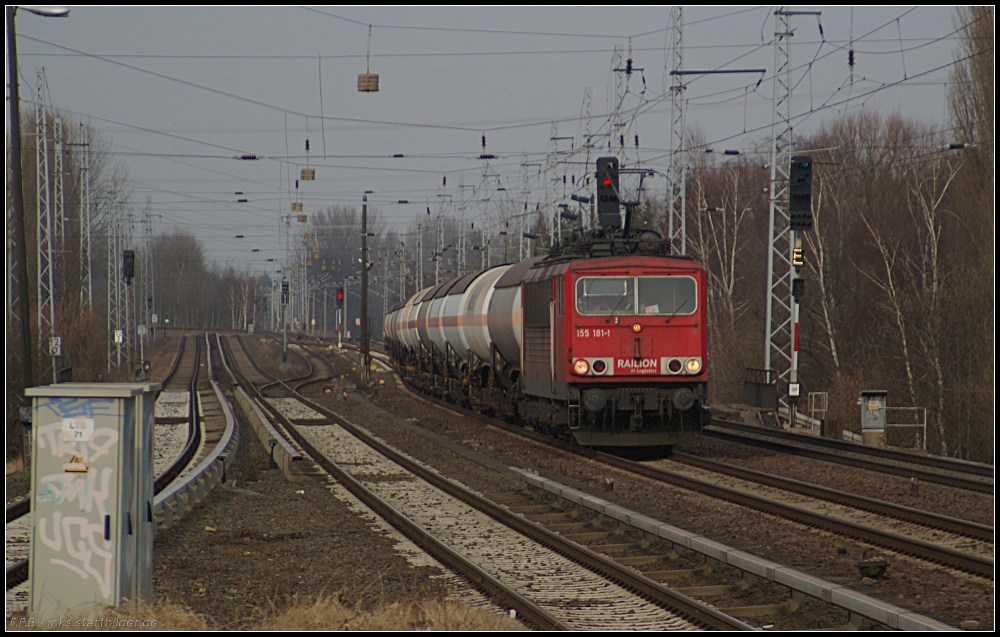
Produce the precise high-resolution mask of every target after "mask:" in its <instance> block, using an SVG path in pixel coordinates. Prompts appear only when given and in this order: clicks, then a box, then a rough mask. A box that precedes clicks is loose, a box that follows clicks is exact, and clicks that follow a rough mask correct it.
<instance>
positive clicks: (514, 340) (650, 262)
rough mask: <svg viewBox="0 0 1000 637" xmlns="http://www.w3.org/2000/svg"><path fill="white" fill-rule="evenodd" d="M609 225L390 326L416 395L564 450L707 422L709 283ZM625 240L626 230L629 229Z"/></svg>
mask: <svg viewBox="0 0 1000 637" xmlns="http://www.w3.org/2000/svg"><path fill="white" fill-rule="evenodd" d="M602 162H604V164H605V166H606V165H607V164H608V163H609V162H614V160H613V159H611V158H605V159H602V160H598V173H599V174H598V198H599V204H600V201H604V199H601V197H606V198H609V199H610V198H612V197H613V198H614V203H615V205H614V206H613V208H611V209H612V210H613V211H614V212H611V213H609V212H607V211H608V207H607V206H605V207H604V209H603V210H602V207H601V206H600V205H599V206H598V213H599V214H598V219H599V225H598V227H597V228H595V229H592V230H588V231H586V232H583V231H580V232H577V233H574V235H573V236H572V237H571V238H569V239H567V240H565V241H563V242H561V243H559V244H556V245H555V246H553V247H552V249H551V250H550V252H549V254H548V255H547V256H545V257H537V258H534V259H529V260H526V261H522V262H520V263H517V264H514V265H502V266H497V267H495V268H491V269H488V270H485V271H483V272H479V273H474V274H469V275H466V276H464V277H461V278H458V279H453V280H451V281H448V282H446V283H443V284H441V285H438V286H436V287H433V288H428V289H425V290H421V291H419V292H418V293H417V294H415V295H414V296H413V297H411V298H410V299H408V300H407V301H406V302H404V303H400V304H398V305H396V306H395V307H393V308H392V310H391V311H390V312H389V313H388V314H387V316H386V318H385V335H386V344H387V347H388V349H389V352H390V355H391V356H392V357H393V359H394V360H395V361H396V363H397V368H398V369H399V370H400V371H401V373H403V374H404V375H405V376H406V377H407V378H408V379H409V380H410V382H411V383H413V384H414V385H416V386H417V387H419V388H421V389H423V390H425V391H428V392H430V393H433V394H436V395H439V396H442V397H445V398H447V399H449V400H452V401H455V402H460V403H463V404H466V405H469V406H473V407H476V408H478V409H480V410H482V411H484V412H488V413H493V414H498V415H502V416H505V417H507V418H508V419H509V420H512V421H515V422H518V423H521V424H523V425H528V426H531V427H533V428H535V429H537V430H540V431H543V432H546V433H548V434H550V435H553V436H555V437H557V438H560V439H563V440H573V441H576V442H577V443H579V444H582V445H586V446H593V447H662V446H672V445H674V444H678V443H680V442H683V441H685V440H691V439H693V438H694V437H696V436H697V435H698V434H699V432H700V431H701V427H702V426H703V424H704V423H705V422H707V420H708V411H707V409H705V403H706V400H707V370H706V368H707V351H708V329H707V311H706V298H707V285H708V281H707V275H706V273H705V270H704V268H703V267H702V266H701V265H700V264H699V263H697V262H695V261H693V260H692V259H690V258H687V257H682V256H676V255H672V254H671V251H670V245H669V243H668V242H667V241H664V240H663V239H661V238H660V236H659V235H658V234H656V233H655V232H650V231H644V232H641V233H638V234H635V233H631V232H629V231H628V230H627V228H628V227H629V222H628V218H629V216H630V215H629V214H628V213H626V215H625V222H624V224H622V222H621V220H620V218H619V217H618V215H617V209H618V206H617V163H614V165H613V168H614V170H615V173H614V180H612V179H610V178H608V179H605V180H604V185H605V186H608V185H611V186H612V188H611V191H612V194H611V195H607V194H604V195H602V190H601V184H602V181H601V175H600V172H601V167H602ZM622 228H625V229H622Z"/></svg>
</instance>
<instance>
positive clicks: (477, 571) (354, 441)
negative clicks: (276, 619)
mask: <svg viewBox="0 0 1000 637" xmlns="http://www.w3.org/2000/svg"><path fill="white" fill-rule="evenodd" d="M261 398H263V397H262V396H261ZM299 400H300V401H302V402H303V403H304V404H305V405H307V406H308V407H309V408H310V409H312V410H314V411H315V412H317V413H320V414H323V415H324V416H325V418H326V419H327V420H328V423H329V424H325V425H318V424H313V425H311V426H305V427H303V426H296V425H294V424H293V423H292V421H291V420H290V419H288V418H285V417H284V416H281V415H280V414H279V413H274V415H275V417H276V418H277V419H279V420H281V421H282V425H283V427H284V429H285V430H286V431H287V432H288V433H289V434H290V435H291V436H292V437H293V438H294V440H295V443H296V445H297V446H298V447H300V448H302V449H303V450H304V451H305V452H306V453H308V454H309V455H310V456H311V457H312V458H313V460H314V461H316V462H317V463H318V464H320V465H321V466H323V468H324V469H325V470H327V471H329V472H330V473H331V475H333V476H335V478H336V479H337V481H338V482H340V483H341V484H343V485H345V486H346V487H347V488H348V489H349V490H350V491H351V492H352V493H353V494H354V495H355V496H356V497H358V498H359V499H361V500H362V501H363V502H365V503H366V504H367V505H368V506H369V507H370V508H373V510H376V511H377V512H379V514H380V515H383V516H385V517H386V519H387V520H388V521H389V522H390V524H392V525H393V526H395V527H396V528H397V529H398V530H400V532H402V533H403V534H404V535H406V536H407V537H409V538H410V539H411V540H413V541H414V542H416V543H417V544H418V546H420V547H421V548H423V549H424V550H426V551H428V552H429V553H431V554H432V555H434V556H435V557H436V558H437V559H439V560H441V561H442V562H444V563H445V564H446V565H448V566H449V568H451V569H453V570H455V571H456V572H458V573H461V574H462V576H463V577H464V578H466V579H467V580H468V581H470V582H472V583H474V585H476V586H477V587H479V588H480V589H481V590H485V591H486V592H487V594H488V595H489V596H490V597H493V598H498V599H502V600H504V603H505V604H506V605H507V606H508V607H510V608H515V609H517V612H518V613H519V614H520V615H521V616H522V617H525V618H527V619H528V621H529V623H531V624H532V625H534V626H537V627H540V628H547V629H551V628H573V629H598V628H607V627H615V628H621V627H622V625H623V624H622V623H621V622H622V621H624V620H625V619H627V620H628V621H629V622H630V623H629V624H628V625H630V626H634V627H636V628H644V629H679V628H691V627H701V628H706V627H716V628H722V629H727V630H732V629H739V628H744V629H745V628H748V627H749V626H747V625H746V624H744V623H743V622H741V621H739V620H736V619H734V618H732V617H728V616H725V615H724V614H722V613H719V612H718V611H715V610H713V609H711V608H710V607H709V606H708V605H705V604H703V603H701V602H697V601H695V600H691V599H688V598H686V596H684V595H678V594H677V593H676V592H673V591H671V590H670V589H668V588H666V587H665V586H663V585H662V584H660V583H659V582H656V581H655V580H652V579H649V578H646V577H644V576H642V575H640V574H638V573H637V572H636V571H634V570H633V569H632V568H629V567H627V566H623V565H621V564H619V563H617V562H615V561H614V560H611V559H610V558H608V557H606V556H604V555H601V554H599V553H596V552H594V551H591V550H590V549H587V548H586V547H584V546H581V545H580V544H578V543H576V542H573V541H571V540H567V539H566V538H563V537H561V536H559V535H558V534H556V533H553V532H552V531H549V530H547V529H544V528H543V527H541V526H539V525H538V524H537V523H535V522H533V521H531V520H529V519H527V518H525V517H524V516H523V515H519V514H517V513H515V512H513V511H511V510H510V509H509V508H507V507H505V506H502V505H500V504H497V503H494V502H492V501H490V500H488V499H486V498H484V497H482V496H480V495H478V494H475V493H472V492H471V491H469V490H468V489H465V488H464V487H462V486H461V485H458V484H456V483H454V482H452V481H451V480H447V479H445V478H442V477H441V476H438V475H437V474H436V473H434V472H432V471H430V470H428V469H426V468H425V467H423V466H422V465H420V464H419V463H416V462H414V461H412V460H410V459H409V458H406V457H405V456H403V455H401V454H399V453H398V452H395V451H393V450H391V449H389V448H387V447H385V446H384V445H382V444H381V443H379V442H378V441H376V440H374V439H372V438H371V437H370V436H368V435H367V434H366V433H364V432H363V431H361V430H360V429H358V428H357V427H355V426H353V425H352V424H351V423H348V422H346V421H344V420H343V419H340V418H339V417H337V416H336V414H333V413H332V412H330V411H329V410H326V409H325V408H324V407H322V406H320V405H318V404H316V403H313V402H311V401H309V400H306V399H304V398H302V397H301V396H300V397H299ZM273 411H274V412H277V411H278V410H276V409H275V410H273ZM345 432H346V433H345ZM348 433H349V434H350V435H348ZM362 443H363V444H362ZM372 450H375V451H377V455H376V453H375V451H372ZM335 460H340V462H335ZM351 465H353V466H354V467H356V468H355V469H354V470H352V471H350V473H352V474H355V475H353V476H352V475H348V472H347V471H344V470H343V469H342V467H344V466H351ZM379 496H381V497H379ZM414 519H416V520H420V521H421V522H422V523H423V524H415V522H414ZM422 527H426V528H422ZM526 537H527V538H528V540H526V539H525V538H526ZM440 538H447V540H446V542H447V544H443V543H442V542H441V539H440ZM529 540H530V541H529ZM448 545H453V546H455V547H465V548H461V549H458V550H453V549H452V548H449V546H448ZM460 553H468V554H470V555H468V557H463V556H462V555H460ZM471 560H474V562H475V563H474V562H473V561H471ZM499 579H502V580H503V581H502V582H499V581H497V580H499ZM574 591H575V592H574Z"/></svg>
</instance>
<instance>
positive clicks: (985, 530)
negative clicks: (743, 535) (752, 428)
mask: <svg viewBox="0 0 1000 637" xmlns="http://www.w3.org/2000/svg"><path fill="white" fill-rule="evenodd" d="M671 459H672V460H675V461H677V462H680V463H682V464H686V465H690V466H692V467H698V468H699V469H706V470H708V471H714V472H716V473H722V474H725V475H728V476H732V477H734V478H739V479H741V480H748V481H750V482H756V483H758V484H764V485H767V486H770V487H776V488H778V489H783V490H785V491H791V492H793V493H800V494H802V495H806V496H809V497H811V498H816V499H819V500H826V501H828V502H834V503H836V504H842V505H844V506H849V507H853V508H855V509H861V510H863V511H870V512H872V513H878V514H879V515H886V516H889V517H893V518H896V519H899V520H905V521H907V522H913V523H915V524H920V525H922V526H927V527H930V528H935V529H939V530H942V531H948V532H949V533H956V534H958V535H963V536H965V537H970V538H974V539H977V540H986V541H990V542H992V541H993V537H994V528H993V527H992V526H987V525H985V524H978V523H976V522H970V521H968V520H962V519H959V518H953V517H949V516H946V515H940V514H937V513H931V512H930V511H921V510H920V509H915V508H913V507H908V506H903V505H900V504H894V503H892V502H886V501H885V500H877V499H875V498H869V497H866V496H863V495H857V494H855V493H849V492H847V491H839V490H837V489H831V488H828V487H822V486H819V485H815V484H810V483H808V482H802V481H801V480H795V479H792V478H784V477H781V476H777V475H773V474H770V473H764V472H762V471H755V470H753V469H746V468H743V467H737V466H734V465H729V464H725V463H723V462H719V461H717V460H710V459H708V458H702V457H700V456H692V455H691V454H687V453H683V452H681V451H674V452H673V455H672V456H671Z"/></svg>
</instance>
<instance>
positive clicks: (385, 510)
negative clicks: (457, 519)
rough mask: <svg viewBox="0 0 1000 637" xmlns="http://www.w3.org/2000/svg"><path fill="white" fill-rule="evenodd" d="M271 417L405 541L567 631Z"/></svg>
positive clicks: (541, 624) (530, 615)
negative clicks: (401, 535)
mask: <svg viewBox="0 0 1000 637" xmlns="http://www.w3.org/2000/svg"><path fill="white" fill-rule="evenodd" d="M223 348H224V349H223V351H224V355H228V357H229V359H230V363H231V369H232V372H233V374H234V375H235V376H236V377H237V379H238V381H239V382H240V383H241V384H242V385H243V386H244V387H245V388H246V387H249V388H250V389H251V391H252V392H253V394H254V395H255V396H256V397H257V399H258V400H261V401H263V400H264V398H265V397H264V395H263V393H262V392H261V391H260V389H258V388H257V387H255V386H254V385H253V384H252V383H248V382H247V379H246V377H245V376H244V375H243V373H242V372H241V371H240V369H239V368H238V366H236V365H235V360H233V357H232V352H231V350H230V349H229V343H228V341H226V342H225V343H224V345H223ZM247 355H248V356H249V358H250V361H251V363H252V364H253V365H254V366H255V367H256V366H257V365H258V364H257V362H256V360H254V358H253V356H250V354H249V352H247ZM268 411H269V412H270V413H271V414H272V417H274V418H275V419H276V420H278V421H279V422H281V424H282V426H283V427H284V428H285V430H286V431H287V432H288V434H289V435H290V436H291V437H292V438H293V439H294V440H295V442H296V443H298V444H299V446H300V447H301V448H302V449H303V450H305V451H306V453H308V454H309V455H310V456H311V457H312V459H313V460H314V461H315V462H316V463H317V464H318V465H319V466H320V467H322V468H323V470H325V471H326V472H327V473H329V474H330V475H331V476H332V477H333V478H334V479H335V480H337V481H338V482H339V483H340V484H342V485H343V486H344V487H345V488H347V489H348V490H349V491H350V492H351V493H352V494H353V495H354V496H355V497H356V498H358V499H359V500H360V501H361V502H363V503H364V504H365V506H367V507H369V508H370V509H371V510H373V511H374V512H375V513H376V514H378V515H379V516H380V517H382V518H383V519H384V520H386V521H387V522H388V523H389V524H391V525H392V526H393V528H395V529H396V530H398V531H399V532H400V533H402V534H403V535H404V536H406V537H407V538H409V539H410V540H411V541H412V542H414V543H415V544H416V545H417V546H419V547H420V548H421V549H423V550H424V551H426V552H427V553H428V554H430V555H432V556H433V557H435V558H436V559H438V560H439V561H440V562H442V563H443V564H445V565H446V566H448V567H449V568H451V569H452V570H453V571H454V572H456V573H458V574H459V575H461V576H462V577H464V578H466V579H467V580H468V581H469V582H470V583H471V584H472V585H473V586H475V587H476V588H477V589H479V590H480V591H481V592H484V593H485V594H486V595H487V596H488V597H490V598H492V599H495V600H500V601H501V602H503V603H504V604H505V605H506V606H508V607H510V608H513V609H515V610H516V611H517V612H518V613H519V614H520V615H522V616H523V617H525V618H527V620H528V621H529V622H531V623H532V624H533V625H534V626H536V627H538V628H540V629H542V630H570V627H569V626H568V625H566V624H565V623H563V622H561V621H560V620H558V619H557V618H555V617H552V616H551V615H550V614H549V613H547V612H546V611H545V610H543V609H542V608H541V607H539V606H538V605H537V604H535V603H534V602H533V601H531V600H529V599H527V598H525V597H524V596H523V595H521V594H520V593H518V592H516V591H514V590H513V589H511V588H510V587H508V586H507V585H505V584H503V583H502V582H500V581H499V580H497V579H496V578H494V577H493V576H492V575H490V574H489V573H487V572H486V571H484V570H483V569H482V568H481V567H479V566H478V565H476V564H474V563H473V562H471V561H470V560H468V559H467V558H465V557H464V556H462V555H460V554H459V553H457V552H456V551H455V550H453V549H452V548H451V547H449V546H448V545H446V544H444V543H443V542H441V541H440V540H439V539H437V538H436V537H434V536H433V535H432V534H430V533H429V532H428V531H427V530H426V529H424V528H423V527H421V526H420V525H418V524H417V523H415V522H413V521H412V520H410V519H409V518H407V517H406V516H405V515H403V514H402V513H400V512H399V511H398V510H397V509H395V508H394V507H392V506H391V505H390V504H388V503H387V502H385V501H384V500H382V499H381V498H380V497H378V496H377V495H375V494H374V493H372V492H371V491H370V490H369V489H367V488H366V487H365V486H364V485H362V484H361V483H360V482H358V481H357V480H355V479H354V477H352V476H351V475H350V474H348V473H346V472H345V471H343V470H342V469H341V468H340V467H339V466H338V465H337V464H336V463H334V462H333V461H332V460H330V459H329V458H328V457H327V456H326V455H324V454H323V453H322V452H320V451H319V450H318V449H316V448H315V447H314V446H313V445H312V444H311V443H310V442H309V440H308V439H307V438H305V436H303V435H302V434H301V432H299V431H298V430H297V428H296V427H295V426H294V425H293V424H292V423H291V421H289V420H288V419H287V418H285V417H284V416H282V415H281V414H280V413H278V412H277V410H270V409H269V410H268Z"/></svg>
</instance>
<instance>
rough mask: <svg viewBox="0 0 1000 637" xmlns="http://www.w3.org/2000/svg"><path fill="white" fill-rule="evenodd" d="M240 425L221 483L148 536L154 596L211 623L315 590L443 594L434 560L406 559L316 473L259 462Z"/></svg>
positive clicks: (412, 596) (364, 603)
mask: <svg viewBox="0 0 1000 637" xmlns="http://www.w3.org/2000/svg"><path fill="white" fill-rule="evenodd" d="M240 427H241V434H240V440H241V444H240V446H239V450H238V452H237V457H236V459H235V461H234V463H233V465H232V466H231V467H230V469H229V471H228V472H227V476H226V477H227V479H228V480H229V482H228V483H227V485H228V486H227V487H222V488H217V489H216V490H215V491H213V492H212V494H211V495H210V496H209V497H208V498H207V499H206V500H205V501H204V502H203V503H202V505H201V506H200V507H198V508H197V509H196V510H195V511H194V512H193V513H191V514H189V515H188V516H185V517H184V519H182V520H181V521H180V522H179V523H178V524H177V525H176V526H175V527H173V528H171V529H169V530H167V531H161V532H160V533H159V534H158V536H157V538H156V543H155V546H154V580H153V584H154V588H155V591H156V595H157V598H158V599H160V598H169V599H171V600H172V601H174V602H178V603H181V604H183V605H184V606H186V607H187V608H189V609H190V610H192V611H194V612H196V613H199V614H202V615H204V616H205V617H206V618H207V620H208V621H209V624H210V625H211V626H212V627H213V628H218V629H247V628H253V627H255V626H256V625H257V622H258V620H259V619H260V617H261V616H262V615H263V613H265V612H272V611H274V610H277V611H280V610H282V609H283V608H285V607H287V606H289V605H290V604H292V603H294V602H295V601H297V600H302V601H305V600H312V599H316V598H318V597H319V596H321V595H336V596H337V597H338V598H339V599H340V600H341V601H342V602H343V603H344V604H346V605H348V606H353V605H355V604H359V605H360V606H361V607H362V608H366V609H370V608H373V607H375V606H378V605H380V604H383V603H393V602H412V601H419V600H422V599H444V598H446V597H447V595H448V591H449V585H448V579H447V578H444V577H442V575H441V571H440V569H439V568H437V567H436V566H433V565H432V564H430V563H428V562H426V560H425V562H424V563H423V564H422V565H418V566H414V565H413V564H411V563H410V561H408V559H407V555H406V554H405V553H404V552H403V551H405V547H402V548H401V545H402V543H401V542H400V540H399V539H398V536H396V537H393V534H391V533H389V532H388V531H387V530H385V529H380V528H377V527H375V528H373V523H372V522H371V521H370V520H369V519H366V517H365V516H364V515H360V514H359V512H357V511H355V510H353V509H352V506H351V505H350V504H348V503H345V502H344V501H343V500H341V499H338V498H337V497H334V496H333V495H332V494H331V492H330V489H329V488H328V485H327V483H326V482H325V481H324V482H296V483H290V482H287V481H286V480H285V479H284V477H283V476H282V474H281V472H280V471H278V470H273V469H268V468H267V467H268V458H267V455H266V453H265V452H264V450H263V447H262V446H261V445H260V444H259V443H257V439H256V436H255V435H254V434H253V432H252V431H251V430H249V428H248V427H246V426H244V425H243V424H241V425H240ZM233 481H235V487H233V486H232V485H233ZM413 552H414V551H413V549H411V550H410V553H411V554H412V553H413ZM465 594H467V593H465Z"/></svg>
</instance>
